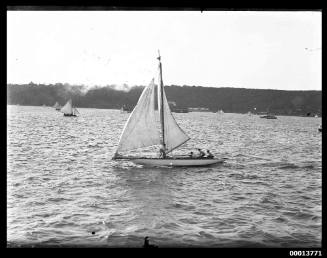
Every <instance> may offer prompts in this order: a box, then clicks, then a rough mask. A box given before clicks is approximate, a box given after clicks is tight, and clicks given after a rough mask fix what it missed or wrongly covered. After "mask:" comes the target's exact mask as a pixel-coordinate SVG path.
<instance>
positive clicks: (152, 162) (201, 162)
mask: <svg viewBox="0 0 327 258" xmlns="http://www.w3.org/2000/svg"><path fill="white" fill-rule="evenodd" d="M131 161H132V162H134V163H135V164H138V165H143V166H153V167H161V166H169V167H203V166H210V165H214V164H219V163H223V162H224V159H190V158H186V159H181V158H178V159H169V158H167V159H159V158H135V159H132V160H131Z"/></svg>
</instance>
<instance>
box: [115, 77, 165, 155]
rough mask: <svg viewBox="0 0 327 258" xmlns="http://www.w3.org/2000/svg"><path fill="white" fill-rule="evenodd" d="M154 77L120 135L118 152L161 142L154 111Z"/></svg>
mask: <svg viewBox="0 0 327 258" xmlns="http://www.w3.org/2000/svg"><path fill="white" fill-rule="evenodd" d="M154 92H155V84H154V79H152V81H151V83H150V84H149V85H148V86H147V87H146V88H145V89H144V90H143V92H142V95H141V96H140V98H139V100H138V102H137V104H136V106H135V108H134V110H133V112H132V113H131V115H130V116H129V118H128V120H127V122H126V124H125V127H124V130H123V132H122V134H121V136H120V139H119V144H118V148H117V151H116V153H118V152H121V151H129V150H135V149H138V148H142V147H148V146H153V145H159V144H160V135H159V132H158V129H157V125H156V119H155V111H154Z"/></svg>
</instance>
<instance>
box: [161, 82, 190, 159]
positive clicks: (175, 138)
mask: <svg viewBox="0 0 327 258" xmlns="http://www.w3.org/2000/svg"><path fill="white" fill-rule="evenodd" d="M160 84H161V78H160V76H159V86H158V88H159V89H158V106H159V108H158V109H159V114H160V112H161V108H162V106H163V120H164V121H163V123H162V124H163V126H164V130H163V133H164V137H163V138H164V145H165V153H169V152H171V151H172V150H174V149H176V148H177V147H179V146H180V145H182V144H183V143H185V142H187V141H188V140H189V139H190V137H189V136H188V135H187V134H186V133H185V132H184V131H183V130H182V129H181V128H180V127H179V125H178V124H177V122H176V120H175V118H174V117H173V115H172V114H171V111H170V108H169V105H168V101H167V98H166V93H165V89H164V86H163V85H162V92H163V98H161V90H160ZM161 99H162V100H163V102H162V105H161ZM161 119H162V118H161Z"/></svg>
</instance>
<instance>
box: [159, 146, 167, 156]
mask: <svg viewBox="0 0 327 258" xmlns="http://www.w3.org/2000/svg"><path fill="white" fill-rule="evenodd" d="M159 151H160V156H159V157H160V158H162V159H165V158H166V153H165V151H164V150H163V148H160V150H159Z"/></svg>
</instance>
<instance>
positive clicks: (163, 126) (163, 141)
mask: <svg viewBox="0 0 327 258" xmlns="http://www.w3.org/2000/svg"><path fill="white" fill-rule="evenodd" d="M158 53H159V56H158V60H159V71H160V85H159V90H160V125H161V137H162V138H161V139H162V143H161V144H162V151H163V158H165V157H166V143H165V124H164V123H165V121H164V105H163V81H162V65H161V56H160V51H159V50H158Z"/></svg>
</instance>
